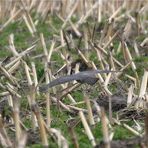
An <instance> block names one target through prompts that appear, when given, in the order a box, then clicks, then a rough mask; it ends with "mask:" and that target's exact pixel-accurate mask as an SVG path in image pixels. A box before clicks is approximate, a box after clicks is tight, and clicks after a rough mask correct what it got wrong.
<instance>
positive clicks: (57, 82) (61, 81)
mask: <svg viewBox="0 0 148 148" xmlns="http://www.w3.org/2000/svg"><path fill="white" fill-rule="evenodd" d="M75 75H76V74H74V75H68V76H63V77H60V78H57V79H55V80H53V81H51V82H50V83H49V84H46V85H43V86H41V87H40V88H39V90H40V91H41V92H46V91H48V88H51V87H53V86H56V85H60V84H64V83H66V82H70V81H73V80H76V76H75Z"/></svg>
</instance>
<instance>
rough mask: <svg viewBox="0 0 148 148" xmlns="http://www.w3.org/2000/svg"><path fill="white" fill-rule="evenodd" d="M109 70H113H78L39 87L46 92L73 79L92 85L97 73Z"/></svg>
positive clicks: (96, 79) (95, 80)
mask: <svg viewBox="0 0 148 148" xmlns="http://www.w3.org/2000/svg"><path fill="white" fill-rule="evenodd" d="M109 72H115V71H111V70H90V71H83V72H79V73H76V74H72V75H68V76H63V77H60V78H57V79H55V80H53V81H51V82H50V83H49V84H46V85H44V86H41V87H40V91H41V92H46V91H48V89H49V88H51V87H53V86H56V85H59V84H63V83H66V82H70V81H74V80H76V81H77V82H79V83H87V84H89V85H94V84H95V83H96V82H97V81H98V78H97V77H96V74H97V73H109Z"/></svg>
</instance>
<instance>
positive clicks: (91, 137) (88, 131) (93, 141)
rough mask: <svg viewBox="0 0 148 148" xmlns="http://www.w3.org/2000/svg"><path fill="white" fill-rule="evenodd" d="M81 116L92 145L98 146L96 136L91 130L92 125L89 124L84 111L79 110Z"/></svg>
mask: <svg viewBox="0 0 148 148" xmlns="http://www.w3.org/2000/svg"><path fill="white" fill-rule="evenodd" d="M79 116H80V118H81V121H82V123H83V126H84V129H85V132H86V134H87V136H88V138H89V140H90V142H91V144H92V146H96V142H95V139H94V136H93V134H92V132H91V130H90V127H89V126H88V123H87V121H86V118H85V116H84V113H83V112H82V111H79Z"/></svg>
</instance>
